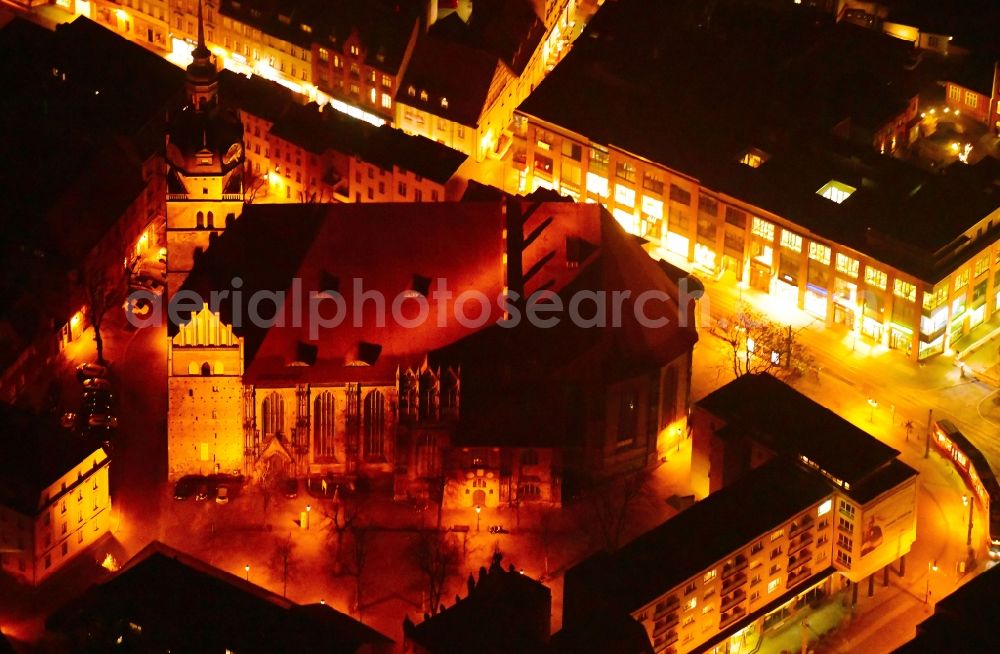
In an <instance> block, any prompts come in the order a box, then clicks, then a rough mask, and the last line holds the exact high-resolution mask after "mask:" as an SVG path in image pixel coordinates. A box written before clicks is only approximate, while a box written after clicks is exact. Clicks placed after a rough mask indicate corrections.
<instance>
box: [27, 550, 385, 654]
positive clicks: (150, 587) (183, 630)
mask: <svg viewBox="0 0 1000 654" xmlns="http://www.w3.org/2000/svg"><path fill="white" fill-rule="evenodd" d="M130 623H131V624H134V625H136V626H137V627H138V629H137V630H130V629H129V625H130ZM94 624H101V625H103V626H104V627H105V628H106V629H105V630H97V633H106V634H107V637H108V639H109V641H111V640H112V639H114V638H116V637H117V636H119V635H122V636H123V638H124V639H125V640H131V639H133V638H135V639H136V640H138V641H139V643H144V644H145V645H146V646H147V647H148V646H152V647H155V648H164V647H166V648H169V649H173V650H174V651H217V652H224V651H226V650H227V649H228V650H232V651H235V652H248V653H253V652H261V653H263V652H268V653H270V652H289V651H294V652H304V651H316V652H338V653H339V652H344V653H345V654H346V653H353V652H362V651H364V652H368V651H371V650H369V649H367V648H368V647H375V648H379V647H387V646H391V645H392V641H391V640H390V639H389V638H387V637H385V636H383V635H382V634H380V633H379V632H377V631H375V630H374V629H372V628H370V627H367V626H365V625H363V624H361V623H360V622H358V621H356V620H354V619H353V618H351V617H349V616H347V615H344V614H343V613H340V612H338V611H335V610H334V609H332V608H330V607H329V606H326V605H322V604H308V605H300V604H295V603H294V602H291V601H289V600H287V599H284V598H282V597H281V596H279V595H276V594H274V593H271V592H269V591H267V590H265V589H263V588H261V587H259V586H256V585H254V584H251V583H249V582H247V581H245V580H243V579H241V578H240V577H238V576H236V575H232V574H229V573H228V572H224V571H222V570H219V569H218V568H214V567H212V566H210V565H208V564H207V563H204V562H202V561H200V560H198V559H195V558H194V557H191V556H188V555H186V554H183V553H181V552H178V551H177V550H174V549H173V548H170V547H168V546H167V545H164V544H163V543H160V542H156V541H154V542H153V543H151V544H149V545H147V546H146V547H145V548H144V549H143V550H142V551H141V552H139V553H138V554H136V555H135V557H133V558H132V560H131V561H129V562H128V563H127V564H126V565H125V566H124V567H123V568H122V569H121V570H120V571H119V572H118V573H116V574H115V575H114V576H113V577H112V578H111V579H109V580H108V581H105V582H103V583H100V584H98V585H97V586H94V587H92V588H90V589H89V590H88V591H86V592H85V593H84V594H83V595H82V596H80V597H78V598H77V599H75V600H73V601H71V602H70V603H68V604H67V605H65V606H64V607H62V608H61V609H59V610H58V611H57V612H56V613H54V614H53V615H52V616H50V617H49V618H48V620H47V621H46V627H47V628H48V629H49V630H52V631H56V632H62V633H68V632H75V631H77V630H78V629H81V628H83V626H84V625H94ZM88 635H90V634H88ZM102 644H104V645H111V642H108V643H96V645H97V646H100V645H102ZM375 651H381V650H379V649H376V650H375Z"/></svg>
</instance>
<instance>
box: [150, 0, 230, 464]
mask: <svg viewBox="0 0 1000 654" xmlns="http://www.w3.org/2000/svg"><path fill="white" fill-rule="evenodd" d="M201 12H202V6H201V2H200V1H199V3H198V46H197V47H196V48H195V49H194V52H193V53H192V56H193V58H194V60H193V61H192V62H191V65H190V66H188V67H187V85H186V98H185V102H184V106H183V107H182V108H181V109H180V110H178V111H176V112H174V113H173V115H171V116H170V120H169V121H168V126H167V291H166V293H167V294H170V293H176V292H177V291H178V290H179V289H180V287H181V286H182V285H183V283H184V280H185V279H186V278H187V276H188V274H189V273H190V272H191V270H192V268H194V264H195V260H196V259H197V258H198V255H199V254H200V253H201V252H204V251H205V250H207V249H208V248H209V247H210V245H211V243H212V241H213V240H214V238H215V237H216V236H218V234H219V233H220V232H222V231H223V230H224V229H226V227H227V226H229V225H230V224H231V223H232V222H233V221H234V220H236V219H237V218H238V217H239V215H240V214H241V213H242V211H243V163H244V158H243V125H242V123H240V120H239V116H238V115H237V114H236V112H235V111H233V110H231V109H229V108H227V107H223V106H222V105H221V103H220V102H219V75H218V72H217V71H216V69H215V63H214V62H213V61H212V53H211V52H210V51H209V49H208V48H207V47H206V46H205V30H204V24H203V22H202V15H201ZM205 299H206V301H207V300H208V298H205ZM168 339H169V340H168V343H167V374H168V378H167V393H168V396H167V408H168V409H167V461H168V475H169V478H170V479H172V480H173V479H177V478H179V477H181V476H183V475H189V474H203V475H204V474H212V473H218V472H232V471H233V470H242V469H243V402H244V394H243V382H242V375H243V342H242V339H241V338H239V337H238V336H237V335H236V334H234V333H233V330H232V328H231V327H230V326H229V325H226V324H225V323H223V322H222V321H221V320H220V317H219V316H218V315H216V314H213V313H212V312H211V311H210V310H209V308H208V307H207V306H206V307H204V308H203V309H202V310H201V311H199V312H197V313H196V314H195V315H193V316H191V318H190V320H189V321H188V322H187V323H186V324H183V325H174V324H171V325H168Z"/></svg>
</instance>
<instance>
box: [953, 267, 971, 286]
mask: <svg viewBox="0 0 1000 654" xmlns="http://www.w3.org/2000/svg"><path fill="white" fill-rule="evenodd" d="M968 285H969V271H968V269H966V270H963V271H962V272H960V273H958V275H956V276H955V290H956V291H960V290H962V289H963V288H965V287H966V286H968Z"/></svg>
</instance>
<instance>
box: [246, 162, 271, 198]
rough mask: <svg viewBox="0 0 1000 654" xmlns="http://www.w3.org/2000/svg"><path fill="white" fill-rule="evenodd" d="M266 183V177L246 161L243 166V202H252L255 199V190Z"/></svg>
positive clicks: (258, 189)
mask: <svg viewBox="0 0 1000 654" xmlns="http://www.w3.org/2000/svg"><path fill="white" fill-rule="evenodd" d="M266 183H267V179H266V178H265V177H264V176H263V175H261V174H260V173H258V172H256V171H255V170H254V168H253V165H252V164H251V163H250V162H249V161H247V162H246V164H245V165H244V167H243V202H244V203H245V204H253V201H254V200H256V199H257V192H258V191H260V189H261V188H263V186H264V185H265V184H266Z"/></svg>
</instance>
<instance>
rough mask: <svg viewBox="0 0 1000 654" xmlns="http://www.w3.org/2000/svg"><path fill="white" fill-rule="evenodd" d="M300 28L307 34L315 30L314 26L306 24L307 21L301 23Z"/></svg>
mask: <svg viewBox="0 0 1000 654" xmlns="http://www.w3.org/2000/svg"><path fill="white" fill-rule="evenodd" d="M299 29H301V30H302V31H303V32H305V33H306V34H312V31H313V28H312V26H310V25H306V24H305V23H302V24H301V25H299Z"/></svg>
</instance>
